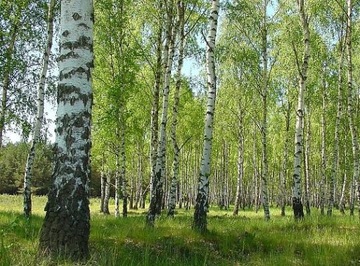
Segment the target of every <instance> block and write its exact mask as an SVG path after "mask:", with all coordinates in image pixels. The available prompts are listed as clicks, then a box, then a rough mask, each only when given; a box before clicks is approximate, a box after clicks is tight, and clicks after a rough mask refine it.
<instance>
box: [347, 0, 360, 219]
mask: <svg viewBox="0 0 360 266" xmlns="http://www.w3.org/2000/svg"><path fill="white" fill-rule="evenodd" d="M347 8H348V12H347V34H346V36H347V39H346V47H347V52H348V54H347V59H348V77H347V79H348V80H347V82H348V118H349V128H350V133H351V142H352V153H353V179H352V185H353V192H352V193H351V194H352V200H353V201H355V191H356V188H355V187H356V186H357V193H358V196H360V191H359V189H360V186H359V184H358V181H359V143H358V133H357V127H356V125H355V109H354V100H353V99H354V97H355V92H354V88H353V73H352V72H353V70H352V68H353V65H352V40H351V38H352V1H351V0H347ZM351 205H352V206H354V202H353V203H352V204H351ZM352 209H354V208H352ZM350 213H353V211H351V212H350Z"/></svg>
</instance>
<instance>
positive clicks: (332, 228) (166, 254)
mask: <svg viewBox="0 0 360 266" xmlns="http://www.w3.org/2000/svg"><path fill="white" fill-rule="evenodd" d="M33 202H34V203H33V204H34V211H33V212H34V216H33V217H32V219H31V220H30V221H26V220H24V219H23V217H22V214H21V211H22V198H21V197H20V196H4V195H0V265H1V266H2V265H4V266H5V265H49V264H52V265H72V264H71V263H70V262H67V261H65V260H61V259H59V260H58V261H55V262H50V261H48V260H46V259H44V258H39V257H38V256H37V245H38V234H39V230H40V227H41V224H42V219H43V216H44V212H43V208H44V205H45V202H46V198H45V197H34V199H33ZM98 206H99V201H98V200H97V199H93V200H92V201H91V205H90V208H91V212H92V216H91V219H92V222H91V236H90V249H91V257H90V259H89V261H88V262H86V263H85V265H127V266H128V265H344V266H345V265H359V264H360V253H359V250H360V240H359V237H358V236H359V233H360V227H359V218H358V217H350V216H348V215H347V216H340V215H335V216H334V217H330V218H329V217H326V216H325V217H322V216H320V215H319V213H318V212H317V211H316V210H313V213H312V216H311V217H306V219H305V220H304V221H303V222H298V223H297V222H294V220H293V219H292V216H291V212H290V210H288V214H289V216H286V217H281V216H280V213H279V211H278V210H276V209H272V219H271V221H269V222H266V221H264V220H263V217H262V212H259V213H255V212H254V211H245V212H241V214H240V215H239V216H238V217H233V216H232V215H231V212H230V211H220V210H217V209H215V210H212V211H210V213H209V233H208V234H206V235H200V234H198V233H196V232H194V231H192V230H191V228H190V225H191V221H192V214H193V211H192V210H191V211H188V212H186V211H184V210H181V211H179V213H178V214H177V216H176V217H175V218H174V219H168V218H166V217H160V218H159V219H158V220H157V223H156V227H155V228H154V229H151V230H148V229H145V228H144V215H143V213H142V212H143V210H139V211H136V212H134V211H132V212H130V215H129V217H128V218H126V219H124V218H120V219H115V218H114V217H113V216H104V215H101V214H99V212H98Z"/></svg>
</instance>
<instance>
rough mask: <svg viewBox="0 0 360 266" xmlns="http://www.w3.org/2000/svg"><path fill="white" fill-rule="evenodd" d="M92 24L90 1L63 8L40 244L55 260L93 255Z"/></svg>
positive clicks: (67, 3)
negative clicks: (50, 180)
mask: <svg viewBox="0 0 360 266" xmlns="http://www.w3.org/2000/svg"><path fill="white" fill-rule="evenodd" d="M93 20H94V13H93V5H92V1H91V0H88V1H84V0H82V1H80V0H69V1H63V2H62V3H61V34H60V56H59V71H60V77H59V85H58V108H57V115H56V116H57V118H56V140H55V151H56V157H55V166H54V171H53V175H52V178H53V184H52V186H51V188H50V192H49V196H48V202H47V204H46V207H45V211H46V215H45V219H44V223H43V226H42V228H41V232H40V241H39V248H40V251H41V252H43V253H46V254H49V255H53V256H54V257H56V258H57V257H58V256H62V255H63V256H65V257H70V258H72V259H74V260H78V259H84V258H86V257H88V255H89V247H88V241H89V233H90V210H89V177H90V147H91V142H90V131H91V107H92V82H91V68H92V67H93Z"/></svg>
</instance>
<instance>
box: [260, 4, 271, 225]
mask: <svg viewBox="0 0 360 266" xmlns="http://www.w3.org/2000/svg"><path fill="white" fill-rule="evenodd" d="M267 6H268V0H265V1H264V3H263V25H262V33H261V34H262V41H261V46H262V48H261V49H262V51H261V57H262V67H263V69H262V86H263V87H262V92H261V94H262V104H263V113H262V116H263V117H262V127H261V142H262V171H261V198H262V204H263V208H264V217H265V220H270V209H269V199H268V185H267V182H268V158H267V131H268V129H267V112H268V110H267V109H268V106H267V96H268V79H269V75H268V51H267V47H268V41H267V37H268V36H267V35H268V33H267Z"/></svg>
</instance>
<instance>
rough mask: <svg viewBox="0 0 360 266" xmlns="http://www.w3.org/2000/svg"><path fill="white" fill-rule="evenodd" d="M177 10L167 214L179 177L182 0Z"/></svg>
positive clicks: (172, 207)
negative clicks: (178, 137)
mask: <svg viewBox="0 0 360 266" xmlns="http://www.w3.org/2000/svg"><path fill="white" fill-rule="evenodd" d="M177 10H178V22H177V27H176V28H177V29H176V31H177V32H178V35H179V60H178V66H177V70H176V84H175V91H174V106H173V117H172V124H171V140H172V144H173V150H174V161H173V177H172V179H171V187H170V193H169V204H168V216H174V213H175V205H176V188H177V185H178V178H179V153H180V148H179V145H178V143H177V137H176V128H177V124H178V120H177V117H178V109H179V101H180V88H181V71H182V68H183V62H184V43H185V32H184V26H185V17H184V15H185V14H184V13H185V5H184V2H183V1H178V2H177Z"/></svg>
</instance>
